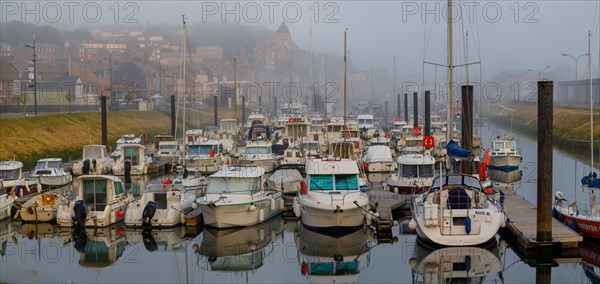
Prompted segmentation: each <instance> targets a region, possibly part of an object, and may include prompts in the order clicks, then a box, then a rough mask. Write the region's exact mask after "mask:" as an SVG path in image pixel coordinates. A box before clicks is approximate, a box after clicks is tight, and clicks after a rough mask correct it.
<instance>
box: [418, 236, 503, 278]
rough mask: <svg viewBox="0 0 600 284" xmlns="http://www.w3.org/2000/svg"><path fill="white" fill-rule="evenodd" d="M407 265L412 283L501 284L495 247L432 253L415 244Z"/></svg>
mask: <svg viewBox="0 0 600 284" xmlns="http://www.w3.org/2000/svg"><path fill="white" fill-rule="evenodd" d="M408 263H409V264H410V266H411V269H412V275H413V283H424V284H428V283H457V282H458V283H464V282H468V283H497V282H500V283H502V282H504V277H503V275H502V273H503V271H504V267H503V263H502V261H501V260H500V253H499V249H498V244H497V243H496V241H495V240H494V241H493V242H492V244H491V245H490V246H489V247H486V248H482V247H444V248H440V249H437V250H432V249H430V248H427V247H425V246H424V245H423V244H421V243H420V242H418V241H417V243H416V244H415V246H414V247H413V256H412V257H411V258H410V260H409V261H408Z"/></svg>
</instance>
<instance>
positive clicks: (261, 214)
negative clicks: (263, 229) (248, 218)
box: [258, 209, 265, 222]
mask: <svg viewBox="0 0 600 284" xmlns="http://www.w3.org/2000/svg"><path fill="white" fill-rule="evenodd" d="M264 220H265V210H264V209H260V210H258V221H259V222H262V221H264Z"/></svg>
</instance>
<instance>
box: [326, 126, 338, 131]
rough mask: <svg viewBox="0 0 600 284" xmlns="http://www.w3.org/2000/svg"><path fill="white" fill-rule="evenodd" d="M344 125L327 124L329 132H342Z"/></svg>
mask: <svg viewBox="0 0 600 284" xmlns="http://www.w3.org/2000/svg"><path fill="white" fill-rule="evenodd" d="M341 131H342V125H327V132H341Z"/></svg>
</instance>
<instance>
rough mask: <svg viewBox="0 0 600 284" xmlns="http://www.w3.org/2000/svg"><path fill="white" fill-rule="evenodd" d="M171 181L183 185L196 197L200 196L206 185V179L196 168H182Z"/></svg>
mask: <svg viewBox="0 0 600 284" xmlns="http://www.w3.org/2000/svg"><path fill="white" fill-rule="evenodd" d="M172 182H173V184H181V185H183V188H185V189H186V190H187V191H191V192H193V193H194V194H195V195H196V197H200V196H202V194H203V191H204V190H205V189H206V187H207V186H208V179H207V178H206V177H205V176H203V175H202V172H200V171H198V170H196V169H187V168H182V169H181V170H180V171H179V172H178V174H177V176H176V177H175V178H174V179H173V181H172Z"/></svg>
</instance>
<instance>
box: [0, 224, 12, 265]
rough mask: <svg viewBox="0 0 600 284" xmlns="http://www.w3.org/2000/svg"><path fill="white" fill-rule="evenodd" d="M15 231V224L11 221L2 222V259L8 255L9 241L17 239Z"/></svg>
mask: <svg viewBox="0 0 600 284" xmlns="http://www.w3.org/2000/svg"><path fill="white" fill-rule="evenodd" d="M14 231H15V227H14V225H13V223H12V222H11V221H9V220H4V221H1V222H0V257H2V256H4V255H6V245H7V244H8V239H10V238H13V239H14V238H15V237H14V235H13V234H12V233H13V232H14Z"/></svg>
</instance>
